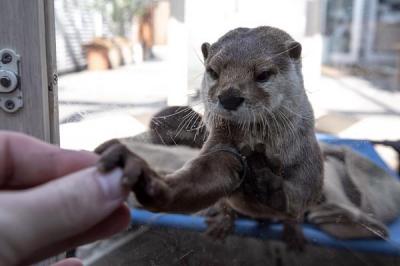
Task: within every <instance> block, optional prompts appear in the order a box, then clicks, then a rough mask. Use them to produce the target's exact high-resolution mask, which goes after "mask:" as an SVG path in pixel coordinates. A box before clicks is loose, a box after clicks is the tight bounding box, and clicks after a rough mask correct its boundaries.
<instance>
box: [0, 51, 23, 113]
mask: <svg viewBox="0 0 400 266" xmlns="http://www.w3.org/2000/svg"><path fill="white" fill-rule="evenodd" d="M20 76H21V75H20V56H19V55H17V54H16V53H15V52H14V51H13V50H11V49H3V50H0V107H1V108H2V109H3V110H4V111H6V112H8V113H15V112H17V111H18V110H19V109H20V108H22V107H23V97H22V90H21V86H20V85H21V84H20V82H21V79H20Z"/></svg>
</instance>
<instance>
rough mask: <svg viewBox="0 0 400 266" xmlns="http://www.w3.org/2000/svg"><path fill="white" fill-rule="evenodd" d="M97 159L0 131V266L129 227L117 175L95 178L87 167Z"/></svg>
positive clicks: (30, 259) (31, 259) (119, 174)
mask: <svg viewBox="0 0 400 266" xmlns="http://www.w3.org/2000/svg"><path fill="white" fill-rule="evenodd" d="M97 159H98V157H97V155H95V154H93V153H89V152H78V151H67V150H61V149H59V148H57V147H56V146H52V145H49V144H45V143H43V142H40V141H38V140H36V139H34V138H30V137H27V136H25V135H22V134H16V133H10V132H6V131H0V228H1V229H0V265H19V264H28V263H33V262H35V261H38V260H41V259H43V258H46V257H49V256H52V255H54V254H58V253H60V252H63V251H65V250H68V249H70V248H73V247H76V246H79V245H82V244H84V243H89V242H92V241H95V240H98V239H101V238H106V237H108V236H111V235H112V234H115V233H117V232H119V231H122V230H123V229H125V228H126V227H127V226H128V224H129V220H130V216H129V210H128V208H127V207H126V206H125V205H124V203H123V202H124V199H125V198H126V196H127V193H128V192H127V191H125V190H124V189H123V188H122V186H121V178H122V171H121V170H119V169H116V170H113V171H112V172H110V173H107V174H106V175H103V174H100V173H99V172H98V171H97V170H96V169H95V168H94V167H89V166H92V165H94V164H95V162H96V161H97ZM86 167H89V168H86ZM83 168H86V169H84V170H81V169H83ZM78 170H80V171H79V172H75V171H78ZM74 172H75V173H74ZM69 262H70V264H68V265H77V264H76V263H77V261H69ZM58 265H59V264H58ZM63 265H66V264H63ZM78 265H79V264H78Z"/></svg>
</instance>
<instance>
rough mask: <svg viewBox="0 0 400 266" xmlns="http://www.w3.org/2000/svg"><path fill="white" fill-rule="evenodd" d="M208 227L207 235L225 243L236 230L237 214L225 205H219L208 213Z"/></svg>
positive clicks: (211, 208)
mask: <svg viewBox="0 0 400 266" xmlns="http://www.w3.org/2000/svg"><path fill="white" fill-rule="evenodd" d="M205 215H206V223H207V225H208V227H207V231H206V232H205V234H206V235H207V236H209V237H211V238H213V239H216V240H220V241H223V240H225V238H226V237H227V236H228V235H229V234H231V233H233V231H234V229H235V219H236V217H237V215H236V212H235V211H234V210H233V209H231V208H230V207H229V206H227V205H226V204H225V203H217V204H216V205H214V206H212V207H210V208H209V209H208V210H207V211H206V213H205Z"/></svg>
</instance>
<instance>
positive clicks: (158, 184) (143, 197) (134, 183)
mask: <svg viewBox="0 0 400 266" xmlns="http://www.w3.org/2000/svg"><path fill="white" fill-rule="evenodd" d="M95 152H96V153H98V154H100V155H101V156H100V159H99V161H98V163H97V168H98V170H99V171H100V172H108V171H110V170H112V169H114V168H115V167H121V168H122V169H123V179H122V185H124V186H126V187H127V188H129V189H130V190H132V191H133V192H134V193H135V196H136V198H137V200H138V201H139V202H140V204H142V205H143V206H144V207H146V208H148V209H152V210H155V211H159V210H162V209H164V208H165V205H166V204H167V203H168V202H169V198H170V197H169V195H170V191H169V187H168V185H167V184H166V183H165V181H164V180H162V179H161V177H160V176H159V175H158V174H157V173H156V172H155V171H154V170H152V169H151V168H150V167H149V165H148V164H147V163H146V161H144V160H143V159H142V158H141V157H139V156H138V155H136V154H135V153H133V152H132V151H131V150H129V149H128V147H127V146H126V145H124V144H122V143H121V142H120V141H119V140H116V139H113V140H110V141H107V142H106V143H104V144H102V145H100V146H99V147H98V148H96V150H95Z"/></svg>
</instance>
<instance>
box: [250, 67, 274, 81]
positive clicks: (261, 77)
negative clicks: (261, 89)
mask: <svg viewBox="0 0 400 266" xmlns="http://www.w3.org/2000/svg"><path fill="white" fill-rule="evenodd" d="M275 74H276V71H275V70H274V69H270V70H266V71H263V72H261V73H258V74H256V76H255V78H254V79H255V81H256V82H267V81H268V80H269V79H270V78H271V76H272V75H275Z"/></svg>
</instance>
